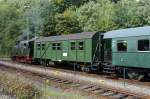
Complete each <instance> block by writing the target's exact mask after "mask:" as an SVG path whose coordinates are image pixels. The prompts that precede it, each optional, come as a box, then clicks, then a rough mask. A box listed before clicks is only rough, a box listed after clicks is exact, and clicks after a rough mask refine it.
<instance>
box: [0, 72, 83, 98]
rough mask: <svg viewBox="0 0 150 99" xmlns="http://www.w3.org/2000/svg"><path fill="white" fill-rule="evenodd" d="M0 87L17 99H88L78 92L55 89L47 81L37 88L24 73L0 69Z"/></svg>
mask: <svg viewBox="0 0 150 99" xmlns="http://www.w3.org/2000/svg"><path fill="white" fill-rule="evenodd" d="M52 86H53V85H52ZM0 88H3V89H4V91H5V92H7V93H8V95H9V94H10V95H12V96H15V97H16V99H86V98H85V97H83V96H81V95H80V93H77V92H75V93H73V92H66V91H63V90H62V91H56V90H53V88H52V89H51V85H49V84H48V83H47V82H46V81H44V83H43V86H39V88H37V86H35V83H34V81H30V79H26V78H25V77H23V75H21V74H19V73H9V72H8V71H3V70H0Z"/></svg>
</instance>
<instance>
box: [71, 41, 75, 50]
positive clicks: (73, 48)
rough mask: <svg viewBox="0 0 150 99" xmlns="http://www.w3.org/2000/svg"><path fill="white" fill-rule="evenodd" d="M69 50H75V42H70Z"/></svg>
mask: <svg viewBox="0 0 150 99" xmlns="http://www.w3.org/2000/svg"><path fill="white" fill-rule="evenodd" d="M70 48H71V50H75V49H76V43H75V42H71V47H70Z"/></svg>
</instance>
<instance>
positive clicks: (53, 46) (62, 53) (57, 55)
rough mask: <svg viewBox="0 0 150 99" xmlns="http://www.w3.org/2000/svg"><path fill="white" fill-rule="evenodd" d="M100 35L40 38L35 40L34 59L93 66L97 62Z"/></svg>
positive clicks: (94, 33)
mask: <svg viewBox="0 0 150 99" xmlns="http://www.w3.org/2000/svg"><path fill="white" fill-rule="evenodd" d="M99 35H100V33H98V32H85V33H76V34H70V35H61V36H51V37H40V38H38V39H36V40H35V44H34V45H35V46H34V50H35V51H34V58H35V59H37V60H38V61H45V60H46V61H47V62H49V61H53V62H63V61H67V62H76V63H78V64H94V63H96V61H97V60H99V53H100V47H99V46H100V44H99V42H100V40H101V38H100V36H99Z"/></svg>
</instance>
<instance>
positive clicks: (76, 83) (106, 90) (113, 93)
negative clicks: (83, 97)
mask: <svg viewBox="0 0 150 99" xmlns="http://www.w3.org/2000/svg"><path fill="white" fill-rule="evenodd" d="M7 68H8V66H7ZM9 68H13V69H14V67H10V66H9ZM15 69H21V68H16V67H15ZM21 70H23V71H26V72H30V73H32V74H36V75H38V76H39V77H42V78H45V79H48V80H50V81H52V82H54V83H57V84H58V85H61V86H67V87H71V88H75V89H77V90H80V91H84V92H86V93H90V94H95V95H97V96H99V97H101V99H103V98H104V99H150V97H149V96H146V95H141V94H137V93H132V92H128V91H124V90H118V89H116V88H113V87H107V86H103V85H99V84H96V83H90V82H85V81H80V80H77V79H72V78H70V77H59V76H57V74H59V72H58V71H55V72H54V75H45V74H42V73H37V72H33V71H28V70H25V69H23V68H22V69H21ZM39 72H40V71H39ZM66 76H67V75H66ZM74 77H75V78H76V74H74Z"/></svg>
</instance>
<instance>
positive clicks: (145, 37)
mask: <svg viewBox="0 0 150 99" xmlns="http://www.w3.org/2000/svg"><path fill="white" fill-rule="evenodd" d="M104 39H106V40H108V39H111V41H112V42H111V45H112V46H111V48H112V65H113V66H115V67H119V68H126V72H127V74H128V76H129V77H130V78H134V79H141V78H143V77H144V76H148V75H149V73H150V26H145V27H138V28H129V29H121V30H115V31H110V32H107V33H105V35H104Z"/></svg>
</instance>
